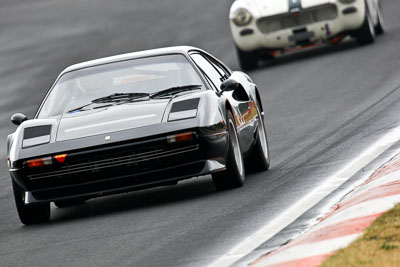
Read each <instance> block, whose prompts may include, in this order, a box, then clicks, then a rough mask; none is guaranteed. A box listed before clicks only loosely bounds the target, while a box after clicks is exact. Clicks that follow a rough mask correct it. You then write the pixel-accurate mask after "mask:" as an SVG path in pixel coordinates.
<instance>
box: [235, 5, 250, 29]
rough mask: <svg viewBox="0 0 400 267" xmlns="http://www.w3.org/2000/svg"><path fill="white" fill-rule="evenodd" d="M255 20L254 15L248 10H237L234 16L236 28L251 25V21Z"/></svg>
mask: <svg viewBox="0 0 400 267" xmlns="http://www.w3.org/2000/svg"><path fill="white" fill-rule="evenodd" d="M252 19H253V15H251V13H250V11H248V10H247V9H246V8H239V9H237V10H236V11H235V12H234V14H233V18H232V20H233V23H235V25H236V26H240V27H243V26H246V25H249V24H250V22H251V20H252Z"/></svg>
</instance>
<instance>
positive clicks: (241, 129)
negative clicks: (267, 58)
mask: <svg viewBox="0 0 400 267" xmlns="http://www.w3.org/2000/svg"><path fill="white" fill-rule="evenodd" d="M191 57H192V59H193V61H194V62H195V63H196V65H197V66H198V67H199V68H200V69H201V71H202V72H203V74H204V75H205V76H206V78H207V79H208V80H209V82H210V83H211V86H212V87H213V88H214V90H216V91H217V92H220V87H221V84H222V82H223V81H224V80H226V79H228V77H229V76H230V74H231V73H230V71H229V70H228V69H227V68H226V67H224V66H223V65H222V64H220V63H219V62H218V61H217V60H215V59H213V58H212V57H209V56H208V55H206V54H203V53H199V52H196V53H192V54H191ZM236 93H237V92H225V93H224V96H225V97H227V98H228V99H229V103H230V104H231V105H232V108H233V109H234V114H233V115H234V117H235V121H236V127H237V130H238V137H239V140H240V147H241V150H242V152H246V151H248V150H249V148H250V147H251V145H252V144H253V141H254V133H255V123H254V119H253V118H254V117H255V116H256V115H257V113H254V112H252V111H254V110H255V111H256V109H255V105H254V101H252V99H250V98H249V97H248V94H247V92H246V90H244V89H243V91H242V92H241V94H240V95H237V94H236Z"/></svg>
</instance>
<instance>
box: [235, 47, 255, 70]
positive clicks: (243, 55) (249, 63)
mask: <svg viewBox="0 0 400 267" xmlns="http://www.w3.org/2000/svg"><path fill="white" fill-rule="evenodd" d="M236 54H237V56H238V60H239V65H240V68H241V69H242V70H244V71H248V70H254V69H257V68H258V57H257V55H256V53H254V52H244V51H242V50H240V48H238V47H236Z"/></svg>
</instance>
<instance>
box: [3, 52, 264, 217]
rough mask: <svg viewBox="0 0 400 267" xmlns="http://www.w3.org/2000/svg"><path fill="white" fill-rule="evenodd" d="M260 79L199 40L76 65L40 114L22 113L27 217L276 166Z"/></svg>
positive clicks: (21, 207)
mask: <svg viewBox="0 0 400 267" xmlns="http://www.w3.org/2000/svg"><path fill="white" fill-rule="evenodd" d="M263 116H264V115H263V108H262V104H261V99H260V95H259V93H258V91H257V87H256V85H255V84H254V83H253V81H252V80H251V79H250V78H249V76H247V75H246V74H244V73H241V72H232V71H231V70H230V69H229V68H228V67H227V66H225V65H224V64H223V63H221V62H220V61H219V60H217V59H215V58H214V57H213V56H211V55H210V54H208V53H206V52H204V51H202V50H200V49H197V48H193V47H171V48H164V49H156V50H149V51H144V52H137V53H131V54H125V55H119V56H114V57H109V58H104V59H98V60H94V61H89V62H85V63H81V64H77V65H73V66H71V67H69V68H67V69H66V70H64V71H63V72H62V73H61V74H60V76H59V77H58V78H57V80H56V82H55V83H54V85H53V86H52V87H51V89H50V90H49V91H48V93H47V95H46V97H45V98H44V100H43V102H42V103H41V105H40V107H39V109H38V111H37V113H36V115H35V117H34V119H31V120H28V118H27V117H26V116H25V115H23V114H20V113H17V114H15V115H13V117H12V118H11V120H12V122H13V123H14V124H16V125H19V127H18V128H17V130H16V131H15V132H14V133H13V134H11V135H9V136H8V138H7V148H8V164H9V170H10V175H11V178H12V185H13V189H14V196H15V203H16V206H17V210H18V214H19V217H20V219H21V222H22V223H24V224H33V223H39V222H44V221H48V220H49V219H50V202H54V203H55V205H56V206H57V207H64V206H68V205H73V204H78V203H81V202H84V201H86V200H88V199H90V198H95V197H99V196H104V195H110V194H116V193H122V192H128V191H133V190H138V189H145V188H149V187H155V186H161V185H171V184H176V183H177V182H178V181H180V180H184V179H187V178H191V177H196V176H201V175H206V174H211V175H212V179H213V182H214V184H215V187H216V188H217V189H218V190H223V189H229V188H235V187H240V186H242V185H243V182H244V177H245V165H244V159H246V167H248V168H252V169H254V170H260V171H261V170H267V169H268V167H269V155H268V144H267V138H266V132H265V127H264V122H263Z"/></svg>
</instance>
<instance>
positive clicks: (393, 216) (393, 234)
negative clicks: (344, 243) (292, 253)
mask: <svg viewBox="0 0 400 267" xmlns="http://www.w3.org/2000/svg"><path fill="white" fill-rule="evenodd" d="M321 266H323V267H330V266H379V267H381V266H400V204H398V205H396V206H395V207H394V208H393V209H392V210H390V211H388V212H387V213H385V214H383V215H382V216H380V217H379V218H378V219H377V220H376V221H375V222H374V223H373V224H371V225H370V226H369V227H368V228H367V229H366V230H365V232H364V234H363V236H362V237H360V238H358V239H357V240H356V241H354V242H353V243H352V244H350V245H349V246H348V247H347V248H344V249H341V250H339V251H337V252H336V253H335V255H333V256H332V257H330V258H329V259H327V260H326V261H325V262H324V263H323V264H322V265H321Z"/></svg>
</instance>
